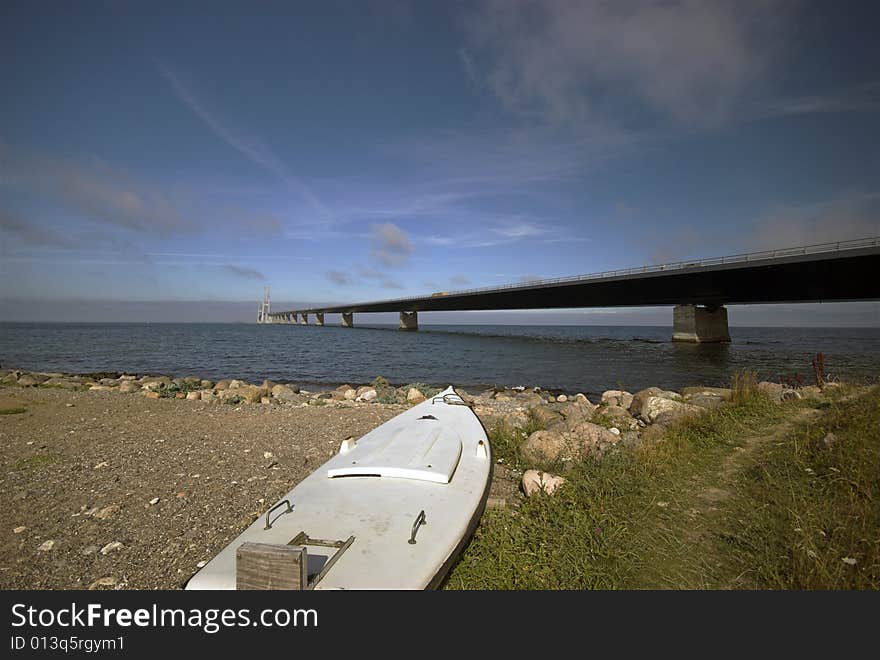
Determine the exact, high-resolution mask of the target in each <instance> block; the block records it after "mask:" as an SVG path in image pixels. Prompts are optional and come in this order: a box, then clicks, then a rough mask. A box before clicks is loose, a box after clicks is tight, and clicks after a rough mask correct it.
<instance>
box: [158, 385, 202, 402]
mask: <svg viewBox="0 0 880 660" xmlns="http://www.w3.org/2000/svg"><path fill="white" fill-rule="evenodd" d="M200 389H202V386H201V383H186V382H183V383H180V384H179V385H178V384H177V383H170V384H168V385H166V386H165V387H160V388H159V389H158V390H154V391H156V392H158V393H159V397H160V398H162V399H174V398H176V397H177V394H178V392H182V393H183V394H189V393H190V392H196V391H198V390H200Z"/></svg>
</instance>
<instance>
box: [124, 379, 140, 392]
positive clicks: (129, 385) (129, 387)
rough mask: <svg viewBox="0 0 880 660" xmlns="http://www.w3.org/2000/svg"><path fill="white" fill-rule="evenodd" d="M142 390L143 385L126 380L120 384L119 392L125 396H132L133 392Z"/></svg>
mask: <svg viewBox="0 0 880 660" xmlns="http://www.w3.org/2000/svg"><path fill="white" fill-rule="evenodd" d="M140 389H141V384H140V383H136V382H134V381H133V380H124V381H122V382H121V383H119V391H120V392H122V393H123V394H131V393H132V392H137V391H138V390H140Z"/></svg>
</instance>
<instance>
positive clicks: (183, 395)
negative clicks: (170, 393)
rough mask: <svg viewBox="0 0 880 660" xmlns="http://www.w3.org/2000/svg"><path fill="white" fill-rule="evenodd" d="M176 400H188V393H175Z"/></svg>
mask: <svg viewBox="0 0 880 660" xmlns="http://www.w3.org/2000/svg"><path fill="white" fill-rule="evenodd" d="M174 398H175V399H185V398H186V392H175V393H174Z"/></svg>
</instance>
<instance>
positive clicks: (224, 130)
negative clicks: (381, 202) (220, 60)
mask: <svg viewBox="0 0 880 660" xmlns="http://www.w3.org/2000/svg"><path fill="white" fill-rule="evenodd" d="M155 62H156V66H157V67H158V68H159V72H160V74H161V75H162V77H163V78H165V80H167V81H168V83H169V84H170V85H171V88H172V90H173V91H174V93H175V95H176V96H177V98H178V99H179V100H180V101H181V102H182V103H183V104H184V105H185V106H186V107H187V108H189V110H190V111H191V112H192V113H193V114H194V115H196V117H198V118H199V119H201V120H202V122H204V124H205V125H206V126H207V127H208V128H209V129H210V130H211V131H212V132H213V133H214V134H215V135H216V136H217V137H219V138H220V139H221V140H223V141H224V142H226V144H228V145H229V146H231V147H232V148H233V149H235V150H236V151H238V152H239V153H240V154H242V155H243V156H245V157H246V158H247V159H248V160H250V161H251V162H252V163H254V164H255V165H258V166H259V167H261V168H263V169H264V170H266V171H268V172H270V173H271V174H273V175H274V176H276V177H277V178H278V179H280V180H281V181H283V182H284V183H285V184H286V185H287V186H288V187H290V188H291V189H292V190H294V191H295V192H296V193H297V194H298V195H299V196H300V197H301V198H302V199H303V200H305V202H306V203H307V204H308V205H309V206H310V207H311V208H312V210H314V211H315V212H317V213H318V214H319V218H318V219H319V220H324V221H327V220H330V219H332V217H333V214H332V213H331V211H330V210H329V209H328V208H327V207H326V206H325V205H324V204H323V203H322V202H321V201H320V200H319V199H318V198H317V197H316V196H315V194H314V193H313V192H312V191H311V189H310V188H309V187H308V186H306V184H305V183H303V181H302V180H301V179H300V178H299V177H297V176H295V175H294V174H293V172H291V171H290V169H289V168H288V166H287V165H286V164H285V163H284V162H283V161H282V160H281V159H280V158H278V156H276V155H275V154H274V153H273V152H272V150H271V149H270V148H269V147H268V146H267V145H266V144H265V143H264V142H263V141H262V140H260V139H258V138H254V137H248V136H244V135H242V134H239V133H237V132H236V131H234V130H232V129H230V128H229V127H228V126H227V125H226V124H224V123H223V122H221V121H220V119H219V118H218V117H217V115H216V114H215V113H214V112H212V111H209V110H208V108H207V107H206V105H205V104H204V103H203V102H202V101H201V99H199V98H198V97H197V96H196V94H195V93H194V92H193V90H192V89H191V88H190V87H188V86H187V85H185V84H184V82H183V80H182V79H181V77H180V76H179V75H178V74H177V73H175V72H174V71H173V70H172V69H171V68H170V67H169V66H168V65H167V64H165V63H164V62H162V61H160V60H155Z"/></svg>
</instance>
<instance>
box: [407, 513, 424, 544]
mask: <svg viewBox="0 0 880 660" xmlns="http://www.w3.org/2000/svg"><path fill="white" fill-rule="evenodd" d="M427 524H428V519H427V518H425V510H424V509H422V510H421V511H419V515H417V516H416V521H415V522H414V523H413V526H412V535H410V537H409V544H410V545H415V543H416V534H417V533H418V531H419V527H421V526H422V525H427Z"/></svg>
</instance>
